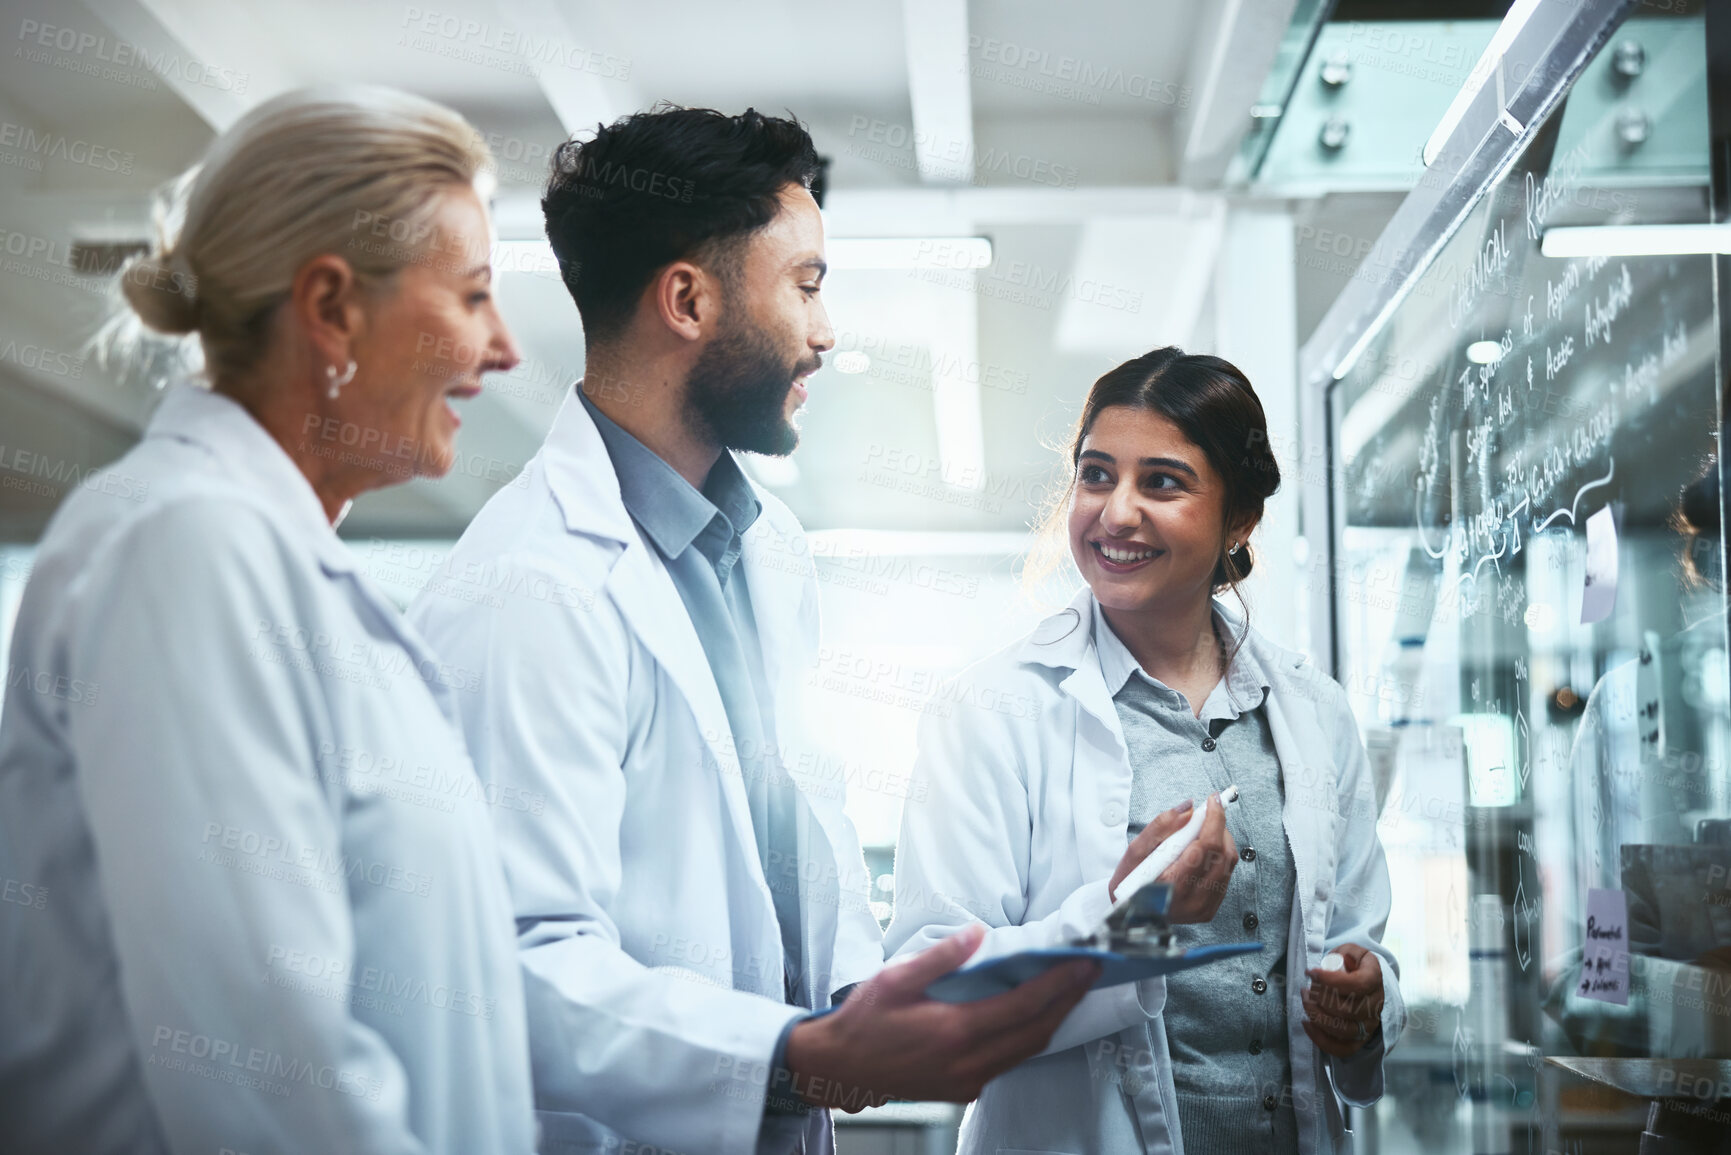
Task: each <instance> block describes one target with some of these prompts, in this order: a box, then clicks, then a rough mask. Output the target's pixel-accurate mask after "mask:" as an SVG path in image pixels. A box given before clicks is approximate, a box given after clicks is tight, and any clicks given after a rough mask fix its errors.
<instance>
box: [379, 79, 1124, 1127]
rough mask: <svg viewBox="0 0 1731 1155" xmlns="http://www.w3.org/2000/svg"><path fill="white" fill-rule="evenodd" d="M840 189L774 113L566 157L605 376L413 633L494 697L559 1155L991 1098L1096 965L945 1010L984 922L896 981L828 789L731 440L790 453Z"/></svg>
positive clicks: (569, 151) (676, 117)
mask: <svg viewBox="0 0 1731 1155" xmlns="http://www.w3.org/2000/svg"><path fill="white" fill-rule="evenodd" d="M819 170H820V162H819V160H818V156H817V153H816V151H815V149H814V148H813V146H812V142H811V138H810V137H809V136H808V135H807V133H806V131H805V130H804V128H802V127H801V126H800V125H799V124H798V123H797V122H795V121H792V120H785V119H780V118H776V117H766V116H763V115H760V114H759V113H757V112H755V111H749V110H748V111H747V112H745V113H744V114H743V115H739V116H725V115H723V114H721V113H719V112H715V111H711V110H707V109H684V108H668V107H661V108H658V109H656V110H653V111H650V112H645V113H639V114H636V115H633V116H629V117H626V118H624V119H623V120H620V121H618V122H616V123H614V124H612V125H609V126H605V127H602V128H600V130H599V131H598V133H597V134H596V135H595V137H594V138H593V139H592V140H588V141H585V142H581V143H579V142H568V143H566V144H565V145H563V146H562V147H561V148H560V149H559V151H558V153H557V155H556V157H555V160H554V166H553V174H552V177H551V179H550V181H549V183H548V187H547V191H546V195H545V197H544V198H543V200H542V208H543V210H544V211H545V215H546V224H547V236H548V240H549V241H550V242H551V243H552V246H553V251H554V254H555V255H556V256H557V257H558V260H559V264H560V268H561V271H562V274H563V277H564V280H565V283H566V286H567V287H568V288H569V289H570V291H571V295H572V297H573V299H574V300H575V302H576V305H577V311H578V313H579V315H580V316H581V318H582V322H583V329H584V336H585V343H586V357H585V360H586V364H585V368H584V379H583V380H582V381H581V382H579V383H578V388H577V389H575V390H573V392H572V394H571V396H569V397H568V398H567V399H566V401H565V404H564V406H563V408H562V409H561V410H560V412H559V414H558V416H557V418H556V419H555V421H554V424H553V427H552V430H551V432H550V433H549V434H548V436H547V440H546V442H545V444H544V445H543V446H542V448H541V450H540V452H539V453H538V454H537V455H536V456H535V457H534V459H533V460H531V461H530V462H529V464H528V465H527V467H526V468H525V470H524V474H523V477H522V478H521V479H520V480H519V481H518V482H517V483H514V484H512V485H510V486H507V487H505V488H504V489H502V490H501V491H500V492H499V493H498V494H497V495H496V496H495V497H494V498H493V499H492V500H491V501H490V502H489V503H488V504H487V506H486V507H485V508H484V509H483V510H482V511H481V513H480V514H479V515H478V516H477V517H476V519H475V521H474V523H473V524H472V525H471V526H470V527H469V529H468V531H467V532H466V533H465V534H464V535H463V538H462V540H461V541H459V542H458V543H457V545H456V547H455V548H454V550H453V551H452V553H451V555H450V557H449V558H448V559H447V561H446V563H445V566H444V568H443V569H442V570H441V572H440V573H439V574H438V575H437V577H436V578H435V579H434V580H433V581H432V582H431V583H429V586H428V590H427V592H425V593H423V594H422V595H421V597H420V598H419V599H418V600H417V601H416V603H415V604H414V606H413V607H412V609H411V612H410V616H411V619H412V620H413V622H414V623H415V625H417V626H418V627H419V628H420V629H421V630H422V631H423V633H424V634H425V635H426V637H427V639H428V640H429V641H430V642H431V643H432V645H433V647H434V648H435V649H436V650H437V651H438V653H439V655H440V657H441V659H442V660H443V661H444V662H446V663H448V664H449V665H451V666H453V667H454V668H456V669H459V670H462V671H465V672H470V673H472V674H473V675H474V676H473V677H472V678H465V679H464V681H465V684H466V688H467V691H468V692H463V693H459V694H458V695H457V696H458V697H459V698H460V699H461V704H460V711H461V714H462V717H463V726H464V731H465V736H466V738H467V740H468V743H469V748H470V752H471V754H472V756H473V759H474V762H475V766H476V769H477V770H478V771H479V772H480V774H481V777H482V780H483V781H484V782H485V783H486V786H487V789H486V798H485V802H486V803H487V804H488V808H489V810H490V812H491V813H492V814H493V816H494V819H495V821H496V823H497V826H498V831H499V835H500V838H499V841H500V845H501V852H502V854H503V855H504V859H505V868H506V876H507V880H508V882H509V884H510V888H511V893H512V901H513V904H514V906H515V912H516V916H517V926H518V931H519V947H520V952H521V958H522V964H523V968H524V986H525V996H526V998H527V1000H528V1021H529V1025H530V1045H531V1052H532V1054H531V1058H532V1063H533V1070H534V1083H535V1094H536V1107H537V1110H538V1112H539V1115H540V1119H541V1124H542V1150H543V1151H576V1150H584V1151H587V1150H595V1151H608V1152H615V1153H617V1152H620V1151H630V1150H653V1149H664V1150H667V1151H674V1152H692V1153H695V1152H700V1151H701V1152H717V1153H721V1155H745V1153H748V1152H753V1151H761V1152H794V1151H806V1152H824V1151H829V1150H831V1149H832V1145H833V1132H832V1130H831V1127H830V1119H829V1112H828V1110H827V1108H830V1107H840V1108H842V1109H844V1110H858V1109H860V1108H861V1107H864V1106H866V1105H868V1104H871V1103H880V1102H882V1101H884V1100H886V1099H888V1098H891V1097H894V1098H912V1099H948V1100H952V1101H966V1100H969V1099H972V1098H974V1097H975V1096H976V1095H977V1094H978V1092H979V1090H980V1087H981V1086H982V1085H983V1084H984V1083H985V1082H986V1080H988V1079H990V1078H991V1077H992V1076H994V1075H996V1074H998V1073H1000V1072H1002V1071H1004V1070H1007V1069H1008V1068H1010V1067H1011V1066H1014V1065H1015V1064H1016V1063H1018V1062H1020V1061H1022V1060H1023V1059H1026V1058H1028V1057H1031V1056H1033V1055H1034V1054H1036V1053H1037V1052H1039V1051H1040V1049H1041V1048H1043V1047H1044V1046H1045V1045H1046V1042H1047V1040H1048V1039H1049V1038H1050V1036H1051V1034H1052V1032H1053V1030H1054V1029H1055V1028H1056V1027H1057V1026H1058V1024H1059V1023H1060V1022H1061V1021H1062V1019H1063V1018H1064V1016H1065V1015H1066V1014H1067V1013H1068V1012H1069V1010H1070V1008H1071V1007H1072V1006H1073V1005H1074V1004H1075V1003H1076V1001H1077V1000H1078V999H1079V998H1080V997H1081V996H1082V994H1083V993H1084V992H1085V990H1086V988H1087V986H1088V985H1089V984H1090V983H1091V982H1092V981H1093V979H1094V977H1095V971H1094V968H1092V967H1091V966H1089V965H1085V964H1072V965H1071V966H1068V967H1065V968H1060V969H1057V970H1053V971H1050V972H1048V973H1047V974H1046V975H1044V976H1042V977H1041V978H1040V979H1037V980H1035V981H1033V982H1030V983H1027V984H1024V985H1023V986H1021V987H1019V988H1017V989H1016V990H1014V991H1011V992H1010V993H1008V994H1003V995H999V996H997V997H996V998H993V999H990V1000H986V1001H983V1002H978V1003H972V1004H967V1005H960V1006H952V1005H949V1004H945V1003H939V1002H934V1001H932V1000H929V999H927V998H925V997H924V994H923V992H924V989H925V987H926V986H927V984H929V983H930V982H931V981H932V980H933V979H935V978H937V977H938V976H939V975H941V974H944V973H947V972H948V971H950V970H952V969H954V968H955V967H956V966H958V965H959V964H961V963H962V962H963V961H964V960H965V959H966V958H967V956H968V955H969V954H970V953H972V951H973V949H974V947H975V946H976V945H977V943H978V940H979V932H978V929H977V928H970V929H969V930H966V931H963V932H960V933H958V934H957V935H955V936H954V937H953V938H951V939H948V940H946V941H944V942H942V943H940V944H938V945H937V946H934V947H932V948H931V949H930V950H928V951H927V952H926V953H925V954H924V955H921V956H919V957H918V958H915V959H913V960H912V961H910V962H908V963H906V964H904V965H898V966H897V967H893V968H889V969H884V967H883V952H882V944H881V940H880V936H879V931H878V926H877V923H876V921H875V919H874V918H873V917H872V914H871V912H870V909H869V907H868V906H867V902H866V895H867V883H866V872H865V866H864V862H863V858H862V856H861V853H860V848H859V842H858V838H857V836H856V835H855V833H854V830H853V827H852V825H851V823H850V822H849V821H848V819H847V817H846V815H845V814H844V813H843V809H842V797H841V793H840V791H839V790H838V788H837V783H835V782H834V781H833V780H830V779H825V778H823V777H822V776H821V775H819V774H817V773H815V771H816V768H817V767H818V766H819V765H821V760H820V759H819V758H818V757H816V756H815V749H816V748H815V747H814V746H813V744H812V743H811V742H810V741H809V740H808V738H807V736H806V734H805V726H806V722H807V719H805V718H803V717H802V716H801V705H800V701H801V694H800V691H801V686H802V684H803V683H804V681H805V678H806V676H807V675H808V674H809V672H810V671H811V670H812V668H813V666H814V663H815V662H816V659H817V652H818V605H817V582H816V574H815V570H814V568H813V565H812V561H811V555H810V550H809V549H808V548H807V546H806V541H805V537H804V534H803V531H802V530H801V528H800V525H799V523H798V521H797V520H796V519H795V518H794V516H793V514H792V513H791V512H790V511H789V510H788V509H787V507H786V506H785V505H783V504H782V503H781V502H780V501H778V500H776V498H774V497H773V496H771V495H769V494H768V493H765V492H763V491H762V490H760V489H758V488H756V487H755V486H753V485H752V483H751V482H750V481H749V480H748V479H747V478H746V476H745V475H744V473H743V472H742V471H741V470H740V467H739V465H738V463H737V462H736V461H735V459H734V457H733V453H734V452H735V451H740V450H743V451H748V452H753V453H762V454H775V455H785V454H788V453H790V452H792V451H793V449H794V447H795V445H796V444H797V442H798V440H799V433H798V429H797V427H796V425H795V423H794V417H795V414H796V412H797V411H798V410H799V408H800V406H801V405H803V404H804V403H805V400H806V396H807V389H808V383H809V382H810V380H811V375H812V374H813V373H814V372H816V371H817V369H818V368H819V366H820V365H821V364H822V354H823V353H824V352H825V351H826V350H828V349H829V348H830V347H831V346H832V345H833V344H834V342H835V338H834V334H833V332H832V331H831V329H830V324H829V319H828V317H827V315H826V314H825V311H824V305H823V300H822V296H821V293H822V287H823V279H824V274H825V271H826V269H827V266H826V264H825V261H824V255H823V222H822V218H821V217H820V216H819V213H818V205H817V202H816V201H815V200H814V199H813V196H812V193H811V185H812V181H813V180H814V178H816V176H817V175H818V173H819ZM453 931H454V933H461V931H460V928H453ZM831 1012H833V1013H831Z"/></svg>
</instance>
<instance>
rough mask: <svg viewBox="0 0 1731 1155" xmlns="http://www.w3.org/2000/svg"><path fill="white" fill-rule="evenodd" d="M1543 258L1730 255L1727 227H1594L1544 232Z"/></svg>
mask: <svg viewBox="0 0 1731 1155" xmlns="http://www.w3.org/2000/svg"><path fill="white" fill-rule="evenodd" d="M1539 251H1540V252H1542V253H1543V254H1544V255H1545V256H1547V257H1668V256H1688V255H1698V254H1706V253H1731V225H1595V226H1590V227H1581V228H1557V229H1546V230H1545V239H1544V240H1543V241H1541V242H1539Z"/></svg>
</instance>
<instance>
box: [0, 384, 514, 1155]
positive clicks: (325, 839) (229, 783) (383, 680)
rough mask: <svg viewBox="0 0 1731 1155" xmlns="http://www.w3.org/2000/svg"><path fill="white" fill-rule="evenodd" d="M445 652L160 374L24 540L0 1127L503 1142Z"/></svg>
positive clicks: (10, 757)
mask: <svg viewBox="0 0 1731 1155" xmlns="http://www.w3.org/2000/svg"><path fill="white" fill-rule="evenodd" d="M468 685H469V680H468V679H467V678H466V677H465V676H464V675H463V674H462V672H461V671H454V670H452V669H451V668H450V667H448V666H442V665H440V664H439V663H438V662H437V661H436V660H435V659H434V658H433V657H432V655H431V654H430V653H429V652H428V650H427V648H426V647H425V645H424V644H423V643H422V642H421V641H420V639H419V638H418V637H416V636H415V634H414V633H413V631H411V630H409V629H408V628H407V626H406V623H405V622H404V621H403V619H402V616H401V614H399V613H398V612H397V610H396V607H395V606H393V605H392V604H391V603H390V602H389V601H388V600H387V599H386V598H385V597H384V596H383V595H382V594H381V593H380V592H378V590H377V589H375V588H374V587H373V586H372V585H371V584H370V583H369V582H368V581H367V580H366V579H365V578H364V577H363V576H362V575H360V574H359V573H357V572H356V571H355V562H354V559H353V557H352V556H351V555H350V553H349V551H348V549H347V548H346V547H345V546H344V545H343V544H342V542H341V541H340V540H338V538H337V536H336V534H335V533H334V532H333V531H332V529H331V526H330V524H329V523H328V522H327V521H326V520H325V517H324V513H323V511H322V509H321V508H320V506H319V502H318V499H317V497H316V496H315V495H314V492H313V489H312V486H311V485H310V484H308V482H307V479H306V477H305V476H304V475H303V474H301V472H300V471H299V470H298V469H297V468H296V467H295V465H294V463H293V462H292V461H291V460H290V459H289V457H288V455H287V454H286V453H284V452H283V450H282V448H281V447H280V446H279V445H278V444H277V443H276V442H275V441H274V440H272V439H271V437H270V436H269V435H268V434H267V433H266V432H265V431H264V429H263V428H262V427H260V426H259V425H258V423H257V422H255V421H254V420H253V419H252V418H251V417H250V416H249V415H248V414H247V413H246V411H245V410H244V409H242V408H241V407H240V406H239V405H237V404H236V403H235V402H233V401H231V400H229V399H228V398H226V397H222V396H219V395H216V394H212V393H210V392H209V391H207V390H204V389H199V388H195V387H193V386H180V387H177V388H174V389H172V390H171V391H170V392H169V394H168V395H167V396H166V397H165V398H164V400H163V402H162V404H161V405H160V407H159V408H158V410H157V412H156V414H155V415H154V417H153V418H152V420H151V422H150V425H149V428H148V429H147V430H146V433H145V436H144V439H143V441H142V442H141V443H140V444H139V445H138V446H137V447H135V448H134V449H133V450H132V451H131V452H129V453H128V454H127V455H126V456H124V457H122V458H121V459H120V460H119V461H117V462H116V463H114V464H113V465H112V466H110V467H108V468H107V469H106V470H103V471H101V472H99V473H96V474H93V475H91V476H90V477H89V478H88V479H86V480H85V481H83V482H82V483H81V485H80V488H79V489H78V490H77V491H75V492H74V493H73V494H72V496H71V497H69V498H68V499H67V501H66V502H65V504H64V505H63V506H62V507H61V509H60V510H59V511H58V512H57V513H56V514H55V517H54V519H53V521H52V522H51V523H50V525H49V527H48V530H47V533H46V535H45V536H44V537H43V539H42V543H41V546H40V549H39V552H38V554H37V557H36V563H35V567H34V570H33V572H32V575H31V579H30V582H29V585H28V586H27V588H26V590H25V593H24V598H23V603H22V605H21V608H20V610H19V614H18V620H17V632H16V635H15V637H14V641H13V645H12V652H11V666H10V670H9V674H8V679H7V693H6V700H5V710H4V714H3V715H0V875H3V876H4V877H5V878H8V879H16V880H22V881H25V882H28V883H30V884H31V885H33V886H34V887H36V888H37V889H36V891H35V893H36V894H38V895H41V896H43V899H42V902H41V904H40V905H39V906H23V905H21V904H18V903H0V973H3V974H4V983H3V985H4V991H5V993H4V996H3V997H0V1136H4V1139H0V1146H4V1147H5V1148H6V1150H8V1151H13V1152H18V1151H41V1152H56V1153H57V1152H68V1151H78V1152H109V1151H114V1152H118V1151H126V1152H160V1151H175V1152H183V1153H188V1155H190V1153H194V1152H196V1153H198V1155H215V1153H216V1152H219V1151H225V1150H227V1151H236V1152H250V1153H252V1155H264V1153H265V1152H291V1151H293V1152H315V1151H317V1152H338V1151H366V1152H393V1153H396V1152H428V1151H439V1152H449V1153H451V1155H471V1153H475V1152H509V1153H511V1155H519V1153H521V1152H524V1151H527V1150H529V1149H530V1148H531V1147H532V1146H533V1144H534V1115H533V1110H532V1105H531V1098H530V1088H529V1053H528V1040H527V1033H526V1031H525V1029H524V1024H523V1011H522V1006H521V1000H522V983H521V976H520V972H519V970H518V968H517V965H516V958H515V952H514V951H513V944H512V938H511V922H510V907H509V903H508V896H507V893H506V890H505V881H504V877H503V873H502V871H501V869H500V865H499V861H498V852H497V849H496V848H495V846H494V841H493V831H492V826H491V823H490V822H489V821H488V819H487V817H486V814H485V813H484V812H485V811H486V810H487V809H488V806H487V805H486V803H485V801H484V800H483V797H484V796H483V794H482V792H481V789H480V782H479V780H478V779H477V778H476V777H475V775H474V772H473V770H472V768H471V767H470V765H469V762H468V758H467V756H466V755H465V753H464V750H463V745H462V738H461V733H460V730H459V728H458V724H457V721H456V706H455V699H456V698H458V697H460V696H462V695H463V693H464V692H465V690H466V689H467V688H468Z"/></svg>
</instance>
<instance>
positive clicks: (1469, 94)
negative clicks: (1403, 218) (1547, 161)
mask: <svg viewBox="0 0 1731 1155" xmlns="http://www.w3.org/2000/svg"><path fill="white" fill-rule="evenodd" d="M1538 7H1539V0H1515V3H1514V4H1513V5H1512V6H1511V7H1510V8H1509V14H1508V15H1507V16H1504V17H1503V22H1502V23H1501V24H1499V25H1497V32H1496V35H1495V36H1492V37H1491V42H1490V43H1489V44H1487V45H1485V51H1484V54H1483V55H1482V56H1480V57H1479V62H1478V63H1477V64H1475V65H1473V70H1472V71H1471V72H1469V73H1468V74H1467V80H1466V83H1465V84H1463V85H1461V90H1460V91H1459V92H1457V93H1455V98H1454V103H1452V104H1450V105H1449V108H1448V111H1447V112H1445V113H1443V118H1442V121H1441V122H1440V123H1439V124H1438V125H1437V126H1436V131H1435V132H1433V133H1431V134H1430V139H1429V140H1427V141H1425V145H1424V163H1425V167H1426V168H1429V167H1430V166H1431V165H1432V164H1433V163H1435V161H1436V158H1437V157H1438V155H1440V154H1441V153H1442V150H1443V145H1445V144H1447V143H1448V138H1449V137H1450V136H1452V135H1454V130H1455V129H1456V128H1458V127H1460V123H1461V118H1462V117H1464V116H1465V115H1466V114H1467V109H1468V108H1470V107H1472V103H1473V101H1474V100H1477V99H1478V95H1479V91H1480V90H1481V89H1483V88H1484V86H1485V82H1486V81H1487V80H1489V79H1490V78H1491V77H1492V76H1493V75H1494V76H1496V78H1497V88H1498V90H1499V95H1500V94H1501V89H1502V84H1503V80H1502V71H1503V53H1505V52H1507V51H1508V50H1509V45H1511V44H1513V43H1514V42H1515V37H1517V36H1519V35H1520V34H1521V29H1522V28H1525V27H1526V25H1527V21H1528V20H1529V19H1531V18H1532V15H1533V13H1534V12H1535V11H1536V10H1537V9H1538ZM1497 111H1498V112H1499V113H1502V114H1503V124H1504V125H1505V126H1507V127H1508V128H1509V130H1510V131H1511V132H1516V133H1519V132H1520V131H1521V124H1520V122H1519V121H1517V120H1515V119H1514V118H1513V117H1512V116H1509V115H1508V110H1507V108H1506V107H1504V108H1499V109H1497Z"/></svg>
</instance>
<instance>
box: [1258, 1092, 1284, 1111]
mask: <svg viewBox="0 0 1731 1155" xmlns="http://www.w3.org/2000/svg"><path fill="white" fill-rule="evenodd" d="M1278 1106H1280V1100H1279V1099H1276V1098H1275V1097H1274V1096H1273V1095H1264V1096H1262V1109H1263V1110H1264V1111H1272V1110H1274V1109H1275V1108H1276V1107H1278Z"/></svg>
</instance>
